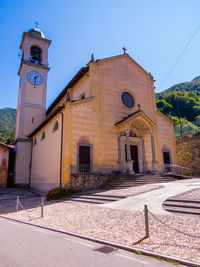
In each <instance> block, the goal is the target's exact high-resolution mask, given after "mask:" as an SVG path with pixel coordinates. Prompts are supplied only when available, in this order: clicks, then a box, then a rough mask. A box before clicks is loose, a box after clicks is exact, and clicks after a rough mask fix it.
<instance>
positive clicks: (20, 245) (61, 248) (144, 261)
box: [0, 218, 183, 267]
mask: <svg viewBox="0 0 200 267" xmlns="http://www.w3.org/2000/svg"><path fill="white" fill-rule="evenodd" d="M103 246H104V245H102V244H99V243H95V242H90V241H87V240H83V239H80V238H76V237H72V236H69V235H66V234H61V233H56V232H52V231H49V230H45V229H41V228H38V227H34V226H29V225H25V224H22V223H17V222H12V221H9V220H6V219H2V218H0V267H33V266H34V267H36V266H37V267H66V266H67V267H68V266H69V267H104V266H105V267H114V266H115V267H118V266H119V267H125V266H127V267H128V266H129V267H130V266H134V267H141V266H147V267H156V266H159V267H160V266H163V267H165V266H174V265H173V264H171V263H167V262H164V261H159V260H157V259H154V258H151V257H147V256H143V255H136V254H134V253H130V252H127V251H123V250H120V249H115V250H114V251H112V252H110V253H108V254H105V253H102V252H99V251H96V249H98V248H102V247H103ZM179 266H183V265H179Z"/></svg>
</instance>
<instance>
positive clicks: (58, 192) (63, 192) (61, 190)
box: [46, 187, 74, 200]
mask: <svg viewBox="0 0 200 267" xmlns="http://www.w3.org/2000/svg"><path fill="white" fill-rule="evenodd" d="M73 193H74V191H73V188H71V187H69V188H66V187H55V188H53V189H51V190H50V191H49V192H48V193H47V195H46V197H47V200H56V199H62V198H65V197H67V196H71V195H72V194H73Z"/></svg>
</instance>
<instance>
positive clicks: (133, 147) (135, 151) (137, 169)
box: [131, 145, 139, 173]
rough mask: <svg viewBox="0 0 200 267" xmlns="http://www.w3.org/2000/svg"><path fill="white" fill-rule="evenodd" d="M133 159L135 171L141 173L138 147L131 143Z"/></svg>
mask: <svg viewBox="0 0 200 267" xmlns="http://www.w3.org/2000/svg"><path fill="white" fill-rule="evenodd" d="M131 159H132V160H134V162H133V170H134V172H135V173H139V164H138V147H137V146H134V145H131Z"/></svg>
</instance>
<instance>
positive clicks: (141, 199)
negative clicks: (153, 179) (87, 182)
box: [101, 178, 200, 214]
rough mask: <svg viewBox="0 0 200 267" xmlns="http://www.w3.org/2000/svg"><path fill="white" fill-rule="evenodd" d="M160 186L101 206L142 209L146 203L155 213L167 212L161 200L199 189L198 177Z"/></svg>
mask: <svg viewBox="0 0 200 267" xmlns="http://www.w3.org/2000/svg"><path fill="white" fill-rule="evenodd" d="M162 186H163V187H162V188H160V189H157V190H154V191H150V192H147V193H143V194H140V195H137V196H129V197H127V198H125V199H122V200H120V201H117V202H112V203H108V204H103V205H101V206H103V207H108V208H116V209H121V210H130V211H143V209H144V205H148V208H149V210H150V211H152V212H154V213H156V214H169V213H168V212H167V211H165V210H164V209H163V207H162V204H163V202H164V201H165V200H166V199H167V198H169V197H172V196H175V195H177V194H181V193H183V192H187V191H189V190H192V189H198V188H199V189H200V178H195V179H189V180H180V181H176V182H169V183H163V184H162Z"/></svg>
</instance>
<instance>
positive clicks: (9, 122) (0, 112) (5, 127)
mask: <svg viewBox="0 0 200 267" xmlns="http://www.w3.org/2000/svg"><path fill="white" fill-rule="evenodd" d="M15 122H16V109H13V108H4V109H0V142H3V143H5V144H8V145H12V144H14V136H15Z"/></svg>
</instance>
